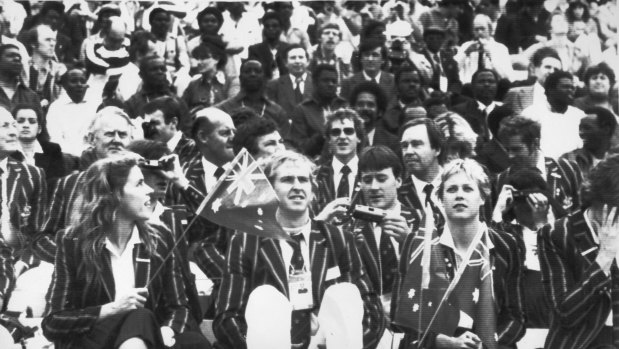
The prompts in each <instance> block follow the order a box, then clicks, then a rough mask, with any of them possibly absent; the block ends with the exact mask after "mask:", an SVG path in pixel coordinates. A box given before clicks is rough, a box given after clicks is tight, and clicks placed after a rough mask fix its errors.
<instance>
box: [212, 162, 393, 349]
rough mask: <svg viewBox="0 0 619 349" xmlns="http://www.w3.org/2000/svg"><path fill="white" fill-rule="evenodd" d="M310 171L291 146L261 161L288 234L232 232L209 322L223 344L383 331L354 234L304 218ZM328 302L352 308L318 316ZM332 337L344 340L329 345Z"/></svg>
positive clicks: (369, 338)
mask: <svg viewBox="0 0 619 349" xmlns="http://www.w3.org/2000/svg"><path fill="white" fill-rule="evenodd" d="M312 170H313V164H312V163H311V161H310V160H309V159H307V158H306V157H304V156H303V155H300V154H297V153H294V152H291V151H283V152H281V153H279V154H277V155H275V156H274V157H273V158H271V161H270V162H269V163H268V164H267V166H266V168H265V174H266V176H267V178H268V179H269V181H270V182H271V184H272V185H273V189H274V190H275V193H276V194H277V197H278V199H279V205H278V208H277V211H276V213H275V217H276V219H277V222H278V223H279V224H280V225H281V226H282V227H283V229H284V231H286V233H288V234H289V235H290V241H285V240H279V241H277V240H274V239H270V238H264V237H258V236H256V235H250V234H246V233H242V232H237V233H236V234H235V235H234V236H233V237H232V240H231V242H230V248H229V249H228V254H227V258H226V260H227V268H226V272H225V274H224V279H223V283H222V286H221V291H220V292H219V296H220V297H219V299H218V301H217V315H216V317H215V322H214V323H213V329H214V330H215V336H216V337H217V340H218V344H219V345H220V346H221V347H222V348H235V349H243V348H247V347H249V348H252V346H251V345H250V344H251V343H254V345H256V344H255V343H257V342H258V343H260V344H261V345H258V346H253V348H272V347H278V348H282V347H288V348H290V346H291V344H292V347H294V348H303V349H305V348H308V346H309V344H310V339H311V337H312V334H314V333H315V332H316V331H319V332H318V334H317V335H316V336H315V337H320V336H321V335H320V333H321V332H322V333H329V334H330V335H329V336H328V338H327V345H328V346H329V347H338V348H341V347H342V346H341V345H342V344H343V345H346V344H349V345H352V346H353V347H356V348H361V347H362V346H363V347H364V348H370V347H374V346H375V345H376V340H377V338H378V336H380V335H381V334H382V331H383V329H384V325H383V324H382V320H381V317H380V304H379V300H378V297H377V295H376V293H374V291H373V290H372V289H371V286H370V284H369V281H368V278H367V275H366V274H365V271H364V269H363V266H362V264H361V260H360V258H359V253H358V252H357V249H356V247H355V243H354V241H353V239H352V235H351V234H349V233H344V232H342V231H341V230H339V229H337V228H335V227H333V226H331V225H328V224H325V223H323V222H319V221H316V220H313V219H311V218H310V203H311V200H312V197H313V195H314V194H313V192H312V181H313V178H312ZM336 290H337V291H336ZM336 293H338V294H339V296H338V295H336ZM261 294H262V296H261ZM278 300H279V301H278ZM329 301H333V302H337V303H336V304H337V305H338V309H339V310H342V309H348V311H350V313H349V312H346V311H345V313H344V314H342V315H341V319H346V321H342V320H338V321H337V323H336V324H334V323H333V320H332V321H330V322H327V321H324V322H323V320H322V319H324V318H325V317H326V316H324V317H323V315H324V314H323V313H322V312H323V311H325V312H327V313H328V312H329V310H328V309H321V305H323V304H325V303H326V302H329ZM327 307H329V309H332V308H331V307H335V305H334V304H331V305H330V306H327ZM322 308H324V307H322ZM362 308H363V309H365V311H364V310H363V309H362ZM256 313H258V314H256ZM353 313H354V315H353ZM278 315H279V316H278ZM317 315H318V316H317ZM336 316H338V315H336ZM338 318H340V317H339V316H338ZM355 319H356V320H355ZM279 321H281V322H279ZM317 322H318V323H317ZM278 324H281V326H278ZM334 325H335V326H334ZM267 328H268V329H267ZM338 328H339V329H338ZM333 337H336V338H337V337H339V338H340V339H341V340H344V342H339V344H340V345H333V344H331V345H329V344H330V343H332V342H330V340H332V339H333ZM362 338H363V339H362ZM311 340H312V341H314V340H315V339H311ZM362 342H363V343H362ZM279 343H281V345H282V346H277V344H279ZM344 343H345V344H344ZM312 347H313V346H312Z"/></svg>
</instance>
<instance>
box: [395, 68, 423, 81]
mask: <svg viewBox="0 0 619 349" xmlns="http://www.w3.org/2000/svg"><path fill="white" fill-rule="evenodd" d="M411 72H417V75H419V80H420V81H421V83H422V84H423V75H421V72H420V71H419V69H417V67H415V66H413V65H410V64H404V65H401V66H400V68H398V70H396V72H395V75H394V79H395V84H396V85H397V84H398V83H399V82H400V79H401V78H402V75H404V73H411Z"/></svg>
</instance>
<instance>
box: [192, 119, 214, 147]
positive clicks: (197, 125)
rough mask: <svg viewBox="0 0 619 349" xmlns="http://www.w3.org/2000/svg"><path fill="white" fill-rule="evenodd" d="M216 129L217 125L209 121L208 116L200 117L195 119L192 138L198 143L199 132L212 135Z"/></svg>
mask: <svg viewBox="0 0 619 349" xmlns="http://www.w3.org/2000/svg"><path fill="white" fill-rule="evenodd" d="M214 129H215V125H213V123H212V122H211V120H209V118H208V117H206V116H198V117H196V118H195V119H194V121H193V125H192V126H191V138H193V140H194V141H196V143H197V142H198V132H200V131H204V133H206V134H210V133H211V132H213V130H214Z"/></svg>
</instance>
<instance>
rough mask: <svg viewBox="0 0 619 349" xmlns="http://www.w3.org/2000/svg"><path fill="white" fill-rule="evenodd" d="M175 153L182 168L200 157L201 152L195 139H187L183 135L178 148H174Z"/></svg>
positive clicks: (177, 145)
mask: <svg viewBox="0 0 619 349" xmlns="http://www.w3.org/2000/svg"><path fill="white" fill-rule="evenodd" d="M173 153H174V154H176V155H178V160H179V162H180V164H181V166H182V165H184V164H186V163H187V162H189V161H191V160H193V159H194V158H195V157H199V156H200V152H199V151H198V149H197V148H196V143H195V142H194V141H193V139H191V138H189V137H186V136H185V135H184V134H182V135H181V139H180V140H179V141H178V144H176V147H174V151H173Z"/></svg>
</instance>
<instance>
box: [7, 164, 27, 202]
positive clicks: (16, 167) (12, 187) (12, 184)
mask: <svg viewBox="0 0 619 349" xmlns="http://www.w3.org/2000/svg"><path fill="white" fill-rule="evenodd" d="M7 171H8V172H9V173H8V175H7V181H6V183H7V188H6V195H7V200H8V202H7V205H11V204H12V203H15V204H19V202H18V201H20V200H16V197H15V196H16V195H19V193H18V192H17V188H16V187H17V185H18V183H19V182H20V181H19V179H20V178H21V176H22V172H23V171H22V166H21V165H20V164H19V163H18V162H16V161H13V160H11V159H9V160H8V162H7ZM24 175H25V173H24ZM21 187H22V189H25V188H23V186H21Z"/></svg>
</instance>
